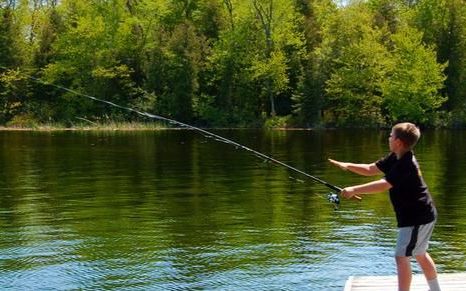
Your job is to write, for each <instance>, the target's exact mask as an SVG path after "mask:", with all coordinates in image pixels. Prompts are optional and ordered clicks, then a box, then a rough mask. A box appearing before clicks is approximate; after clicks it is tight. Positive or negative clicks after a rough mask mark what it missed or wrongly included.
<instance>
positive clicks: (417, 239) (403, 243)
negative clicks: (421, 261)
mask: <svg viewBox="0 0 466 291" xmlns="http://www.w3.org/2000/svg"><path fill="white" fill-rule="evenodd" d="M434 225H435V221H432V222H431V223H428V224H423V225H416V226H407V227H400V228H398V240H397V241H396V250H395V256H397V257H411V256H417V255H422V254H424V253H426V252H427V248H428V247H429V240H430V237H431V236H432V231H433V230H434Z"/></svg>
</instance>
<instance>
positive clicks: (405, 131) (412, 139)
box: [392, 122, 421, 150]
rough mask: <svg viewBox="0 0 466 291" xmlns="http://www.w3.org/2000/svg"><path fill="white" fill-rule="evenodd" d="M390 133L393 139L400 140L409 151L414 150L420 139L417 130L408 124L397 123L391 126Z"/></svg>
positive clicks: (419, 133)
mask: <svg viewBox="0 0 466 291" xmlns="http://www.w3.org/2000/svg"><path fill="white" fill-rule="evenodd" d="M392 131H393V133H394V135H395V137H396V138H398V139H399V140H401V141H402V142H403V144H404V145H405V146H406V148H408V149H409V150H411V149H413V148H414V146H415V145H416V144H417V142H418V140H419V138H420V137H421V131H420V130H419V128H418V127H417V126H416V125H414V124H412V123H410V122H403V123H398V124H396V125H395V126H393V128H392Z"/></svg>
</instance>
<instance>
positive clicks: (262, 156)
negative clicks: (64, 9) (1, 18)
mask: <svg viewBox="0 0 466 291" xmlns="http://www.w3.org/2000/svg"><path fill="white" fill-rule="evenodd" d="M0 68H4V69H7V70H9V69H8V68H5V67H3V66H1V65H0ZM18 73H19V74H21V75H23V76H25V77H27V78H29V79H31V80H33V81H36V82H38V83H42V84H45V85H49V86H52V87H55V88H58V89H61V90H63V91H66V92H69V93H72V94H75V95H78V96H82V97H85V98H88V99H91V100H94V101H97V102H101V103H105V104H108V105H110V106H113V107H116V108H120V109H123V110H127V111H130V112H134V113H136V114H138V115H141V116H144V117H148V118H152V119H157V120H161V121H164V122H167V123H169V124H171V125H177V126H180V127H183V128H187V129H191V130H195V131H198V132H200V133H202V135H203V136H204V137H206V138H211V139H213V140H216V141H218V142H222V143H226V144H229V145H232V146H234V147H235V148H236V149H242V150H245V151H247V152H249V153H252V154H253V155H254V156H256V157H258V158H260V159H263V160H266V161H270V162H273V163H275V164H278V165H280V166H283V167H285V168H288V169H290V170H292V171H295V172H297V173H299V174H301V175H303V176H305V177H307V178H309V179H311V180H313V181H314V182H316V183H319V184H322V185H325V186H326V187H328V188H330V189H331V190H333V191H336V192H337V193H340V192H341V191H342V189H341V188H340V187H338V186H335V185H332V184H330V183H328V182H326V181H324V180H322V179H320V178H317V177H315V176H312V175H310V174H308V173H306V172H304V171H302V170H300V169H297V168H295V167H292V166H290V165H288V164H285V163H284V162H282V161H279V160H276V159H274V158H272V157H270V156H267V155H265V154H263V153H261V152H258V151H256V150H253V149H251V148H249V147H247V146H244V145H242V144H240V143H237V142H235V141H233V140H231V139H228V138H225V137H223V136H220V135H218V134H215V133H212V132H210V131H207V130H205V129H202V128H199V127H196V126H192V125H189V124H187V123H184V122H181V121H177V120H174V119H170V118H167V117H163V116H160V115H156V114H152V113H148V112H145V111H140V110H136V109H134V108H130V107H126V106H122V105H119V104H116V103H113V102H111V101H108V100H104V99H100V98H97V97H94V96H91V95H88V94H85V93H81V92H78V91H76V90H73V89H69V88H66V87H63V86H60V85H57V84H53V83H49V82H46V81H44V80H41V79H39V78H36V77H33V76H30V75H27V74H24V73H21V72H18ZM337 193H334V192H330V193H329V194H328V195H327V200H328V201H329V202H331V203H333V204H334V205H335V208H337V206H338V205H339V204H340V198H339V196H338V194H337ZM316 195H318V196H319V197H322V196H321V195H319V194H316ZM356 198H357V199H360V198H359V197H356Z"/></svg>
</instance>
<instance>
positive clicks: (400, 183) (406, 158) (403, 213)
mask: <svg viewBox="0 0 466 291" xmlns="http://www.w3.org/2000/svg"><path fill="white" fill-rule="evenodd" d="M375 164H376V166H377V167H378V168H379V169H380V170H381V171H382V172H383V173H384V174H385V180H386V181H387V182H388V183H390V184H391V185H392V188H390V200H391V202H392V204H393V208H394V209H395V213H396V219H397V221H398V227H405V226H414V225H422V224H426V223H429V222H432V221H434V220H435V217H436V209H435V206H434V205H433V202H432V197H431V195H430V193H429V189H428V188H427V185H426V183H425V182H424V179H423V178H422V175H421V171H420V170H419V164H418V163H417V160H416V157H415V156H414V154H413V152H411V151H409V152H407V153H405V154H404V155H403V156H402V157H401V158H400V159H399V160H398V159H397V157H396V155H395V154H394V153H391V154H389V155H388V156H386V157H384V158H382V159H380V160H378V161H377V162H376V163H375Z"/></svg>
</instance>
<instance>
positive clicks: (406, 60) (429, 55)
mask: <svg viewBox="0 0 466 291" xmlns="http://www.w3.org/2000/svg"><path fill="white" fill-rule="evenodd" d="M421 37H422V35H421V34H420V33H418V32H417V31H416V30H414V29H410V28H405V29H403V30H401V31H400V32H398V33H396V34H393V35H392V37H391V40H392V42H393V47H394V49H393V52H392V55H393V56H392V61H391V65H390V68H389V69H390V72H389V74H388V76H387V78H385V79H384V80H383V82H382V86H381V87H382V94H383V96H384V107H385V108H386V109H387V111H388V113H389V114H388V116H389V117H390V118H391V120H390V122H395V121H400V120H412V121H413V122H417V123H421V124H432V123H433V121H434V120H435V116H436V110H437V109H438V108H440V106H441V105H442V104H443V103H444V102H445V101H446V98H445V97H442V96H440V94H439V92H440V89H441V88H442V87H443V81H444V80H445V78H444V76H443V74H442V72H443V70H444V69H445V65H442V64H438V63H437V62H436V56H435V52H434V51H433V50H432V49H430V48H426V47H424V46H423V45H422V41H421Z"/></svg>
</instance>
